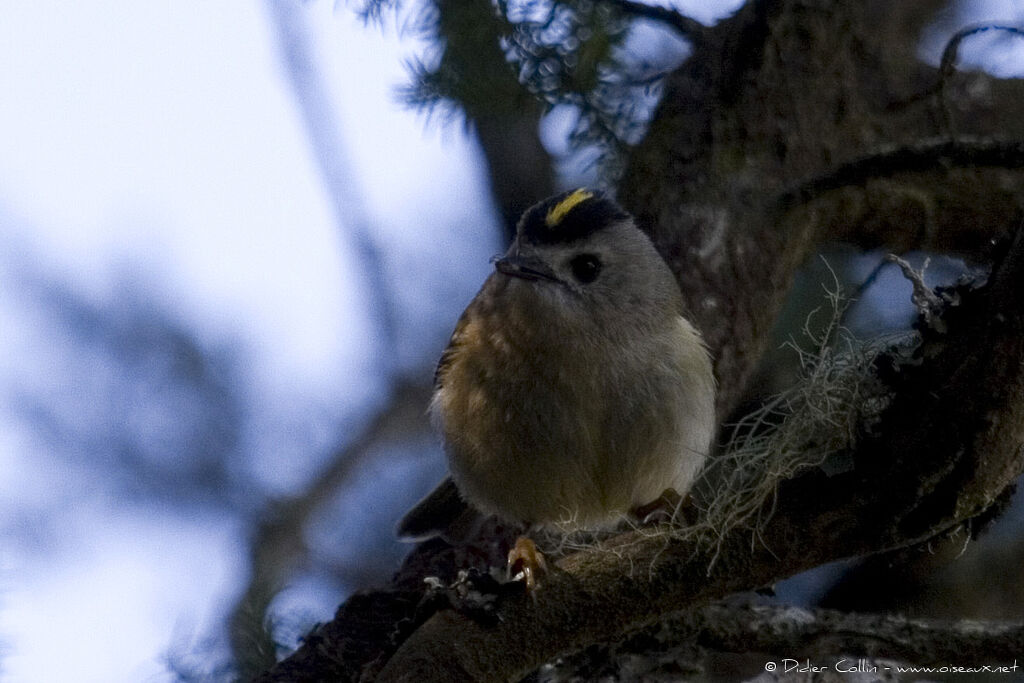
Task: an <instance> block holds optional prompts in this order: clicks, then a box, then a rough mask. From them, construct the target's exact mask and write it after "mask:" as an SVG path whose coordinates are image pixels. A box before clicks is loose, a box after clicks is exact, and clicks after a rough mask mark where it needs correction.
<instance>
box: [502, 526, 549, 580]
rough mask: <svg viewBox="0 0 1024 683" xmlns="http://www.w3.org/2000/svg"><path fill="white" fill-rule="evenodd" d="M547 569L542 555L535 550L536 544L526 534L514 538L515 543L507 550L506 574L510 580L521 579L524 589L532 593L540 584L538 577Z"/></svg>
mask: <svg viewBox="0 0 1024 683" xmlns="http://www.w3.org/2000/svg"><path fill="white" fill-rule="evenodd" d="M547 570H548V568H547V564H546V563H545V562H544V555H543V554H542V553H541V552H540V551H539V550H537V546H536V544H534V542H533V541H531V540H530V539H529V538H527V537H526V536H520V537H519V538H517V539H516V544H515V545H514V546H513V547H512V549H511V550H509V551H508V575H509V579H510V580H512V581H519V580H522V581H523V583H525V584H526V591H527V592H528V593H531V594H532V593H533V592H534V591H535V590H536V589H537V587H538V586H539V585H540V577H541V575H543V574H544V573H546V572H547Z"/></svg>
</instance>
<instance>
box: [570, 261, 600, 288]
mask: <svg viewBox="0 0 1024 683" xmlns="http://www.w3.org/2000/svg"><path fill="white" fill-rule="evenodd" d="M569 267H570V268H571V269H572V276H573V277H574V278H576V279H577V280H579V281H580V282H582V283H583V284H587V283H588V282H593V281H594V280H596V279H597V275H598V273H600V272H601V261H600V259H598V258H597V257H596V256H594V255H593V254H580V255H579V256H575V257H573V259H572V260H571V261H569Z"/></svg>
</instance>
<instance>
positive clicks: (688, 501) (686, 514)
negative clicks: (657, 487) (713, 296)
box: [630, 489, 697, 524]
mask: <svg viewBox="0 0 1024 683" xmlns="http://www.w3.org/2000/svg"><path fill="white" fill-rule="evenodd" d="M630 514H631V515H632V516H633V517H634V518H636V520H637V521H638V522H640V524H662V523H676V524H693V523H694V522H695V521H696V514H697V509H696V507H695V506H694V504H693V498H692V497H691V496H686V497H685V498H684V497H683V496H680V495H679V494H678V493H677V492H676V490H675V489H665V491H664V493H662V494H661V495H660V496H658V497H657V498H655V499H654V500H652V501H651V502H650V503H647V504H646V505H640V506H638V507H635V508H633V509H632V510H631V511H630Z"/></svg>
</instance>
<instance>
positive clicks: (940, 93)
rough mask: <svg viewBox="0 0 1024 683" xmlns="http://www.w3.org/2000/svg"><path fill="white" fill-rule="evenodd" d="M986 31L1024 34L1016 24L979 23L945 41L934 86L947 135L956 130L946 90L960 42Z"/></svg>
mask: <svg viewBox="0 0 1024 683" xmlns="http://www.w3.org/2000/svg"><path fill="white" fill-rule="evenodd" d="M988 31H1004V32H1006V33H1009V34H1010V35H1014V36H1024V29H1022V28H1019V27H1017V26H998V25H993V24H980V25H977V26H968V27H966V28H962V29H960V30H959V31H957V32H956V33H954V34H953V36H952V37H951V38H950V39H949V42H948V43H946V47H945V49H944V50H943V51H942V58H941V59H940V60H939V82H938V84H937V86H936V94H937V97H938V101H939V111H940V112H941V113H942V130H943V132H944V133H945V134H946V135H947V136H949V137H953V136H954V135H955V134H956V131H955V130H954V127H953V112H952V111H951V109H950V106H949V105H950V103H949V98H948V96H947V91H948V83H949V79H950V77H951V76H952V75H953V72H954V70H955V69H956V58H957V56H958V55H959V52H960V44H961V43H963V41H964V39H966V38H969V37H970V36H974V35H977V34H979V33H985V32H988Z"/></svg>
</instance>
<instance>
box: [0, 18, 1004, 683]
mask: <svg viewBox="0 0 1024 683" xmlns="http://www.w3.org/2000/svg"><path fill="white" fill-rule="evenodd" d="M287 1H289V2H293V3H295V4H294V5H293V6H295V7H298V6H299V4H298V3H297V2H296V0H287ZM737 4H738V3H737V2H731V3H721V4H718V5H717V6H714V5H713V4H712V3H701V2H697V1H696V0H694V1H693V2H689V3H685V4H684V3H680V5H681V6H683V8H684V10H686V11H689V12H691V13H692V15H693V16H695V17H696V18H698V19H700V20H702V21H705V22H711V21H713V20H714V18H715V17H717V16H721V15H722V14H724V13H726V12H728V11H729V10H730V9H731V8H733V7H735V6H736V5H737ZM302 12H303V13H304V17H303V26H304V27H305V30H308V31H310V32H311V36H310V39H311V41H312V44H313V45H314V46H315V49H316V54H317V59H318V61H319V63H320V66H321V67H322V69H323V72H324V73H325V74H326V75H327V77H328V79H329V82H330V84H331V89H330V92H329V93H328V95H327V97H328V99H329V101H330V102H331V103H332V105H333V106H334V108H335V110H336V111H337V113H338V130H337V131H336V132H337V134H338V139H339V140H340V143H341V144H342V145H343V146H344V152H345V154H346V157H347V158H348V159H349V164H348V165H349V167H350V168H351V169H352V175H353V187H352V189H351V196H352V198H353V200H354V201H356V202H359V203H360V206H359V208H358V211H356V210H355V209H353V213H354V214H357V213H360V212H361V213H362V214H364V215H366V216H368V217H370V218H371V219H372V224H373V226H374V233H373V237H374V239H375V240H376V241H377V243H378V245H379V246H380V247H381V249H382V251H383V252H384V253H385V255H386V257H385V266H386V271H387V272H386V278H387V281H388V282H389V283H392V284H393V286H394V287H395V291H396V292H400V293H401V296H400V297H399V307H400V314H401V316H402V318H403V320H405V321H407V323H408V325H409V328H410V329H414V330H416V334H417V336H416V340H417V341H416V342H415V343H409V344H406V345H405V346H403V347H401V351H402V353H403V354H404V357H403V361H402V362H403V365H405V366H406V367H409V368H419V367H422V368H423V372H426V373H429V372H430V366H431V364H432V362H433V359H434V358H436V356H437V354H438V353H439V351H440V348H441V346H442V345H443V343H444V341H445V339H446V337H447V335H448V333H449V331H450V329H451V326H452V324H453V322H454V320H455V318H456V316H457V315H458V312H459V311H460V310H461V309H462V308H463V307H464V306H465V304H466V303H467V302H468V301H469V299H470V298H471V297H472V295H473V294H474V292H475V290H476V287H477V286H478V284H479V282H481V281H482V279H483V277H484V276H485V274H486V273H487V271H488V269H489V264H488V258H489V257H490V256H491V255H492V254H494V253H496V252H498V251H499V250H500V249H501V245H500V244H498V242H497V239H498V238H497V235H498V232H499V231H498V226H497V223H496V217H495V215H494V211H493V208H492V206H491V205H490V203H489V200H488V198H487V188H486V186H485V184H484V181H483V179H482V176H481V168H482V165H481V160H480V158H479V152H478V151H477V150H476V149H475V147H474V146H473V145H472V143H471V141H470V140H468V139H467V137H466V133H465V130H464V129H463V128H462V127H461V126H460V125H457V124H456V125H447V126H439V125H437V124H436V122H434V123H430V122H428V121H427V120H426V119H425V117H424V116H423V115H421V114H417V113H416V112H411V111H408V110H406V109H404V108H403V107H402V106H401V105H400V104H399V103H398V102H397V100H396V97H395V88H396V86H398V85H399V84H401V83H403V82H404V81H405V78H406V72H405V70H404V67H403V60H404V59H406V58H407V57H408V56H410V55H411V54H414V53H416V52H418V51H419V50H421V49H422V44H421V43H420V42H419V41H418V39H417V38H416V36H415V35H413V33H412V32H410V31H408V30H405V31H403V30H401V29H402V27H401V25H398V26H396V25H395V24H394V22H387V23H386V25H385V27H384V28H383V29H381V28H378V27H365V26H363V25H362V24H361V23H360V22H359V21H358V20H357V19H356V18H355V16H354V14H353V12H352V11H351V8H349V7H348V6H347V5H345V4H344V3H334V2H331V1H329V0H319V1H314V2H309V3H305V4H302ZM1012 12H1017V14H1016V15H1013V14H1008V13H1012ZM984 14H985V15H986V16H1017V17H1018V19H1019V16H1020V13H1019V9H1018V8H1016V7H1015V6H1014V5H1013V3H1010V2H1002V3H999V2H996V0H988V1H987V4H985V10H984ZM0 16H3V21H0V93H3V97H2V98H0V245H3V246H0V348H3V349H4V350H5V353H4V354H0V518H2V519H5V520H7V522H6V525H4V526H0V533H4V534H5V535H4V537H3V538H0V542H2V543H3V546H4V550H3V553H2V555H0V676H2V677H3V678H4V679H5V680H12V681H24V682H33V681H40V682H43V681H46V682H49V681H55V680H76V681H85V682H88V681H162V680H168V679H169V674H168V672H167V668H166V664H165V662H164V658H165V656H166V655H167V653H168V651H169V649H170V648H171V647H172V645H173V644H174V643H175V642H184V643H188V642H192V641H193V640H194V639H196V638H199V637H201V636H203V635H204V634H207V633H209V632H210V631H211V630H213V629H215V628H216V625H217V624H218V623H219V621H220V620H221V619H222V618H223V614H224V610H225V609H226V608H227V607H228V605H229V604H230V601H231V599H232V598H233V597H234V595H233V591H234V590H236V589H237V587H238V586H239V584H240V582H241V581H242V576H243V574H242V573H243V572H244V570H245V567H244V566H243V558H242V557H241V553H242V552H243V549H244V544H245V540H246V534H247V531H248V530H247V529H246V528H245V527H244V525H243V524H242V523H241V522H240V521H239V519H238V518H235V517H232V516H230V515H227V514H224V513H223V511H218V510H217V509H213V508H209V509H207V508H192V509H189V511H187V512H183V511H182V510H174V509H170V508H165V507H152V506H148V505H145V504H144V502H141V501H130V500H129V501H126V500H122V499H119V498H118V494H117V490H116V489H115V488H113V487H112V486H111V485H110V483H109V482H108V481H105V480H104V479H103V476H102V474H100V473H97V472H95V471H91V470H90V469H89V468H88V467H86V466H84V465H76V464H75V463H74V462H69V461H67V460H66V459H59V458H56V457H53V455H52V454H50V453H49V452H48V451H47V449H46V448H45V446H44V445H43V444H42V443H41V442H40V441H39V440H38V438H37V437H36V436H35V435H33V434H32V433H31V431H30V430H29V429H27V427H26V425H25V424H24V423H23V422H20V421H19V420H17V419H16V418H15V417H14V412H15V411H14V410H13V408H14V406H12V405H11V404H10V401H11V399H10V397H9V395H7V393H6V389H7V388H8V387H9V386H10V385H11V383H12V382H15V383H16V382H20V381H28V380H31V381H37V380H38V381H41V382H45V383H46V384H47V386H50V387H52V388H54V389H55V390H58V391H81V392H87V390H88V388H87V387H85V388H83V387H72V386H67V385H66V382H67V379H66V377H65V376H64V375H63V374H62V373H61V371H60V368H61V364H60V360H61V359H56V358H54V357H53V353H54V351H53V348H52V347H53V343H52V340H51V339H50V338H49V337H48V335H49V334H51V333H52V330H51V329H50V328H49V327H48V326H47V324H46V322H45V320H43V319H42V318H41V316H40V315H39V313H38V312H37V311H35V310H33V308H32V303H31V302H30V301H28V300H27V299H26V298H25V297H24V296H23V294H22V293H21V292H19V291H18V290H17V288H16V283H17V282H18V278H17V273H16V272H15V271H16V264H18V263H23V262H30V263H31V264H32V267H33V268H37V269H39V271H40V272H43V273H45V274H46V275H48V276H52V277H55V278H57V279H59V280H60V281H61V282H63V283H65V284H66V285H67V286H69V287H72V288H73V289H74V290H75V291H77V292H79V293H81V294H82V296H84V297H85V298H87V299H91V300H95V301H97V302H104V301H109V300H111V299H116V298H118V297H124V296H126V295H127V294H128V293H126V292H124V291H123V289H124V288H125V286H126V279H125V274H126V273H128V274H129V275H131V276H132V277H133V278H134V279H129V280H128V281H127V282H131V283H134V285H133V286H137V287H140V288H143V289H145V290H146V291H147V292H148V293H149V294H150V295H151V296H153V297H154V298H155V299H156V300H159V301H160V302H162V305H164V306H165V307H167V309H168V310H169V311H171V313H172V314H173V315H174V316H176V317H177V318H178V319H180V320H181V321H183V324H186V325H187V326H189V327H190V328H193V329H194V330H195V331H196V334H197V335H198V336H199V337H200V338H201V339H203V340H206V341H208V342H209V343H210V344H211V345H218V344H223V345H236V346H238V347H240V348H242V349H244V351H245V355H244V373H245V377H246V378H247V382H248V384H249V390H250V393H249V396H250V401H251V404H250V405H249V406H248V410H249V411H250V414H249V418H250V420H251V421H252V423H254V424H261V423H264V424H266V423H270V424H271V427H267V428H266V429H270V430H271V431H273V430H276V431H275V432H274V434H273V435H271V438H269V439H258V438H256V436H253V437H252V443H253V445H254V448H253V452H252V457H251V459H250V460H249V462H250V467H251V469H252V471H251V472H250V474H251V476H252V477H254V479H255V480H258V481H260V482H261V483H262V484H263V485H265V487H266V488H267V489H269V490H273V491H276V492H279V493H287V492H289V491H293V490H296V489H297V488H298V487H300V486H301V484H302V483H303V482H304V481H306V480H307V479H308V478H309V477H310V476H312V474H313V473H314V472H315V470H316V467H317V465H318V464H319V463H320V462H321V461H322V458H323V456H324V452H323V451H322V450H321V451H316V450H315V449H314V450H313V451H311V452H304V451H303V449H301V448H297V447H295V444H298V443H308V442H316V443H323V444H325V447H326V446H327V445H329V444H330V443H331V442H332V439H333V437H334V436H335V435H334V434H331V433H319V432H318V431H317V430H322V429H323V427H322V424H324V423H329V422H332V421H334V422H337V421H343V420H344V419H345V418H346V416H348V415H354V414H358V413H359V412H360V411H364V412H365V410H366V404H367V402H369V403H371V404H372V402H373V401H375V400H377V401H379V400H380V397H379V392H380V388H381V386H382V378H381V377H379V376H375V375H374V372H375V367H376V365H375V359H374V351H375V349H374V348H373V346H372V344H371V343H369V342H368V340H369V339H372V325H371V319H370V317H369V315H368V312H367V311H366V310H364V308H363V307H362V304H361V302H363V301H365V298H366V297H365V294H366V292H365V290H364V288H365V287H366V281H365V278H364V277H363V274H362V273H361V272H360V267H361V266H360V264H359V262H358V260H357V259H356V258H355V257H354V256H353V255H352V254H353V251H352V241H351V233H350V231H349V228H351V227H352V226H346V225H345V224H344V221H341V224H339V222H338V221H337V220H336V216H335V213H334V210H333V208H332V205H331V202H330V201H329V198H328V197H327V195H326V194H325V191H324V185H323V180H322V178H321V176H320V170H319V168H318V166H317V159H316V155H315V154H314V150H313V149H312V148H311V143H310V139H309V136H308V134H307V130H306V129H305V126H304V123H303V119H302V116H301V112H300V109H299V107H298V105H297V103H296V100H295V97H294V92H293V90H292V87H291V85H290V84H289V82H288V80H287V75H286V72H285V70H284V67H283V65H282V60H281V52H280V44H279V36H278V33H277V32H276V29H275V27H274V24H273V22H272V14H271V13H270V12H269V11H268V10H267V6H266V5H265V4H263V3H259V2H243V1H241V0H220V1H219V2H202V1H200V0H177V1H176V2H173V3H139V2H133V1H130V0H93V1H92V2H89V3H67V2H57V1H56V0H34V1H33V2H31V3H29V2H21V1H18V0H0ZM929 49H930V48H929ZM1001 49H1002V53H1001V54H1005V52H1006V49H1005V46H1003V47H1002V48H1001ZM1013 49H1014V50H1016V49H1017V48H1013ZM932 51H934V50H932ZM1017 54H1019V53H1017ZM1000 59H1002V60H1003V61H1001V62H1000V63H999V64H1000V66H998V68H999V69H1009V68H1012V65H1011V66H1010V67H1007V66H1005V60H1006V59H1007V58H1005V57H1001V58H1000ZM1019 63H1020V60H1019V59H1018V60H1017V61H1016V62H1015V64H1019ZM994 68H995V67H994ZM1018 68H1019V67H1018ZM560 115H564V112H562V113H561V114H559V115H556V116H553V117H552V119H551V121H550V122H549V124H548V125H547V126H546V127H545V129H544V131H543V132H544V138H545V141H546V142H547V143H548V144H549V146H550V147H551V148H552V149H554V150H556V151H557V150H559V149H564V141H563V140H562V138H563V137H564V134H565V133H564V131H565V130H566V127H565V119H564V118H561V119H560V118H559V116H560ZM280 405H285V406H287V409H288V411H289V413H288V415H287V416H286V418H285V419H284V420H283V422H280V420H281V418H280V416H276V417H275V416H272V415H271V414H270V412H269V408H268V406H280ZM310 415H313V416H319V417H317V418H316V419H307V418H308V416H310ZM275 419H277V420H279V423H273V420H275ZM290 439H291V440H292V441H289V440H290ZM289 444H291V447H292V450H288V448H289ZM307 450H308V449H307ZM282 452H287V453H289V454H290V457H289V458H288V459H287V462H284V461H283V459H282V457H281V453H282ZM434 455H435V457H439V456H437V454H436V453H435V454H434ZM366 476H371V477H376V478H377V480H379V481H389V480H388V479H387V478H388V477H392V478H396V477H399V476H402V473H395V472H390V473H388V472H376V473H374V472H370V473H369V474H367V475H366ZM43 510H46V511H47V514H48V515H50V516H48V518H47V522H46V524H42V523H41V522H40V519H39V515H41V514H42V511H43ZM54 510H55V511H56V512H54ZM11 530H13V532H12V531H11ZM325 591H326V592H327V593H329V590H327V589H324V588H323V587H318V586H306V587H305V588H303V587H302V586H298V587H295V588H294V590H293V591H292V594H291V596H292V597H291V598H290V600H291V602H290V603H289V604H291V605H293V606H297V607H306V608H308V609H311V610H314V614H313V616H314V617H316V618H321V619H325V618H328V617H329V614H330V611H331V607H332V605H331V602H330V598H331V597H332V596H331V595H327V596H326V599H323V600H321V601H320V602H317V600H316V599H315V598H316V597H317V596H320V597H321V598H323V597H324V593H325ZM317 609H319V610H320V611H319V612H316V611H315V610H317Z"/></svg>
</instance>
